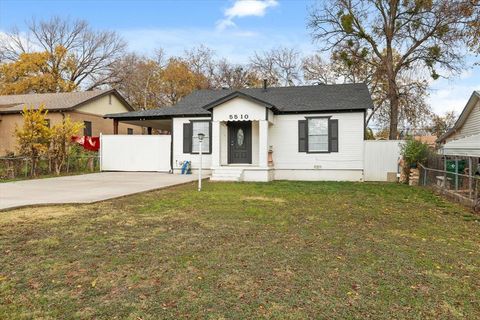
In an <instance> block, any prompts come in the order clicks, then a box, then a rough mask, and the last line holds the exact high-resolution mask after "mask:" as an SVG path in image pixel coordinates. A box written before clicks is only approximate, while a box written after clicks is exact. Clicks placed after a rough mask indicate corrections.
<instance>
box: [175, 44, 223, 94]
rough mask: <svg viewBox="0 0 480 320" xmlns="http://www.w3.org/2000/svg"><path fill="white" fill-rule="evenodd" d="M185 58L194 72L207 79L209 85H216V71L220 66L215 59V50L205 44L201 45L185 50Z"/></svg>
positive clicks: (210, 86) (211, 86)
mask: <svg viewBox="0 0 480 320" xmlns="http://www.w3.org/2000/svg"><path fill="white" fill-rule="evenodd" d="M183 60H184V61H185V62H186V63H187V65H188V67H189V69H190V70H191V71H192V72H194V73H196V74H198V75H202V76H204V77H205V79H207V81H208V85H207V87H209V88H213V87H214V81H215V72H216V68H217V66H218V62H217V61H216V60H215V51H213V50H212V49H210V48H209V47H207V46H205V45H200V46H198V47H193V48H191V49H187V50H185V53H184V56H183Z"/></svg>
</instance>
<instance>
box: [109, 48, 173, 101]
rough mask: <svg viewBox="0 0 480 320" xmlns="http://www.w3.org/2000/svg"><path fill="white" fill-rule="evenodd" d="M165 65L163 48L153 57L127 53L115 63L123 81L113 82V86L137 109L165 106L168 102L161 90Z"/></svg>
mask: <svg viewBox="0 0 480 320" xmlns="http://www.w3.org/2000/svg"><path fill="white" fill-rule="evenodd" d="M165 66H166V63H165V60H164V55H163V51H162V50H159V51H157V53H156V54H155V56H154V57H153V58H147V57H144V56H139V55H137V54H134V53H130V54H127V55H125V56H124V57H123V58H122V59H121V60H119V61H117V62H116V63H115V65H114V69H115V73H116V74H117V76H118V77H119V78H120V79H122V81H119V82H118V83H115V84H113V87H114V88H115V89H117V90H118V91H120V92H121V93H122V95H123V96H124V97H125V98H126V99H127V100H128V101H129V102H130V103H131V104H132V105H133V106H134V108H136V109H152V108H158V107H162V106H165V105H166V104H167V103H168V102H167V100H166V98H165V96H164V94H163V92H162V90H161V86H162V79H161V72H162V70H164V68H165Z"/></svg>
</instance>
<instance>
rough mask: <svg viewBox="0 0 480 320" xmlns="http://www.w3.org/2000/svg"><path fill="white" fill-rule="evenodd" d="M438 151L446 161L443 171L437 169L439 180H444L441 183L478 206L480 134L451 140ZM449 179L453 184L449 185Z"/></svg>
mask: <svg viewBox="0 0 480 320" xmlns="http://www.w3.org/2000/svg"><path fill="white" fill-rule="evenodd" d="M438 153H439V154H441V155H442V156H443V162H444V169H443V171H438V170H437V171H438V173H437V180H442V183H440V184H439V185H440V186H441V187H442V188H443V189H445V191H446V192H449V193H450V194H452V195H455V196H456V198H457V199H460V200H465V201H466V202H471V204H472V205H473V206H474V207H475V208H476V206H477V205H478V199H479V194H478V188H479V182H480V180H479V179H480V178H479V175H480V167H479V160H480V134H476V135H471V136H467V137H463V138H459V139H456V140H451V141H449V142H447V143H445V144H444V145H442V146H441V148H440V149H439V150H438ZM447 163H448V165H447ZM448 181H451V184H452V186H450V187H449V183H448ZM447 189H448V190H447Z"/></svg>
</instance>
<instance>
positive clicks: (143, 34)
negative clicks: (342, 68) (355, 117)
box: [0, 0, 480, 113]
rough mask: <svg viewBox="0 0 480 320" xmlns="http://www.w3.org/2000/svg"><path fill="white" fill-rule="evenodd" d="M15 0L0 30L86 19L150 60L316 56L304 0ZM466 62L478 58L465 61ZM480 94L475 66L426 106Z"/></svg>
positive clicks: (0, 10) (0, 4)
mask: <svg viewBox="0 0 480 320" xmlns="http://www.w3.org/2000/svg"><path fill="white" fill-rule="evenodd" d="M247 2H249V3H242V2H241V1H235V0H225V1H202V0H197V1H194V0H189V1H187V0H184V1H182V0H177V1H170V0H169V1H167V0H164V1H160V0H156V1H155V0H150V1H145V0H143V1H133V0H129V1H127V0H117V1H107V0H104V1H101V0H100V1H92V0H84V1H40V0H37V1H22V0H16V1H13V0H0V32H2V31H3V32H4V31H7V30H9V29H10V28H12V27H13V26H18V28H20V30H22V29H24V28H25V23H24V22H25V21H28V20H29V19H31V18H32V17H35V18H36V19H48V18H49V17H51V16H53V15H60V16H62V17H70V18H72V19H76V18H80V19H84V20H87V21H88V22H89V23H90V25H91V26H92V27H94V28H98V29H106V30H114V31H117V32H118V33H120V34H121V35H122V36H123V37H124V38H125V40H126V41H127V42H128V45H129V48H130V50H132V51H136V52H139V53H143V54H147V55H148V54H151V53H152V52H153V50H154V49H156V48H160V47H161V48H163V49H164V50H165V52H166V53H167V54H171V55H175V54H181V53H182V52H183V51H184V49H187V48H191V47H193V46H195V45H200V44H205V45H207V46H208V47H210V48H212V49H214V50H215V51H216V53H217V54H218V55H219V56H224V57H226V58H228V59H229V60H230V61H232V62H239V63H242V62H247V61H248V56H250V55H251V54H252V53H253V52H254V51H262V50H267V49H270V48H273V47H276V46H287V47H295V48H297V49H298V50H299V51H301V52H302V54H305V55H306V54H310V53H313V52H315V48H316V46H315V44H313V43H312V42H311V38H310V35H309V33H308V30H307V29H306V27H305V25H306V20H307V15H308V10H307V9H308V7H309V6H312V5H314V4H315V3H316V2H315V1H313V0H312V1H309V0H290V1H288V0H259V1H254V0H250V1H247ZM467 60H468V61H469V62H472V61H480V58H478V57H477V58H475V57H471V56H469V57H468V59H467ZM475 89H476V90H480V67H476V68H471V69H469V70H466V71H465V72H463V73H462V75H460V76H459V77H456V78H454V79H450V80H445V79H442V80H438V81H435V82H433V83H432V86H431V91H430V98H429V102H430V104H431V105H432V107H433V109H434V110H435V111H436V112H439V113H443V112H445V111H447V110H455V111H456V112H457V113H459V112H460V111H461V110H462V109H463V107H464V106H465V103H466V101H467V100H468V98H469V97H470V95H471V93H472V91H473V90H475Z"/></svg>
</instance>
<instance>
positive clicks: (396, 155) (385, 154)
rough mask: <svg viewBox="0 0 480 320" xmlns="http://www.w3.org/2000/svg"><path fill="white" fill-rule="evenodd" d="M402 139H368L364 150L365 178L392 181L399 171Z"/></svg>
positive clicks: (366, 179) (367, 179)
mask: <svg viewBox="0 0 480 320" xmlns="http://www.w3.org/2000/svg"><path fill="white" fill-rule="evenodd" d="M402 143H403V141H401V140H367V141H365V152H364V161H363V163H364V171H363V175H364V180H365V181H389V180H390V181H392V180H394V178H395V177H396V174H397V172H398V170H399V169H398V161H399V159H400V157H401V156H400V148H401V145H402Z"/></svg>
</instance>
